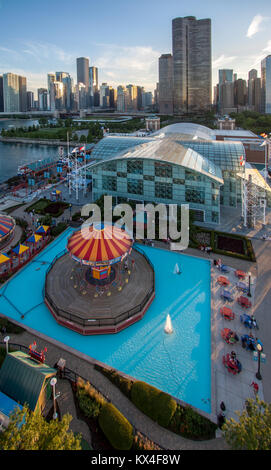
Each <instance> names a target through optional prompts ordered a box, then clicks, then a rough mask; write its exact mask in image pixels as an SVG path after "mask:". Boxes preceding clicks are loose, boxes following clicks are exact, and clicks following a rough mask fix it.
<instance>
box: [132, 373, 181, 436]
mask: <svg viewBox="0 0 271 470" xmlns="http://www.w3.org/2000/svg"><path fill="white" fill-rule="evenodd" d="M131 400H132V402H133V403H134V404H135V405H136V406H137V407H138V408H139V409H140V410H141V411H142V412H143V413H145V414H146V415H147V416H149V417H150V418H151V419H153V420H154V421H157V423H158V424H160V425H161V426H164V427H167V426H168V425H169V423H170V421H171V419H172V417H173V415H174V413H175V411H176V407H177V403H176V401H175V400H174V399H173V398H172V397H171V396H170V395H168V394H167V393H164V392H162V391H161V390H158V389H157V388H155V387H152V386H151V385H149V384H147V383H145V382H135V383H134V384H133V386H132V390H131Z"/></svg>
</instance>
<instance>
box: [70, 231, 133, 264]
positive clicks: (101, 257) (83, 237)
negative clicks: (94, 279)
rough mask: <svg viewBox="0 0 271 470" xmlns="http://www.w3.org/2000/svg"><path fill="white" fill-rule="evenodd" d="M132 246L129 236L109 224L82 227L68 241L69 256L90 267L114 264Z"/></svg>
mask: <svg viewBox="0 0 271 470" xmlns="http://www.w3.org/2000/svg"><path fill="white" fill-rule="evenodd" d="M132 244H133V239H131V237H130V235H129V234H128V233H127V232H126V231H125V230H122V229H120V228H117V227H115V226H112V225H109V224H94V225H87V226H83V227H82V228H81V230H79V231H77V232H75V233H74V234H73V235H72V236H71V237H70V238H69V240H68V245H67V249H68V251H69V252H70V254H71V256H72V257H73V258H74V259H75V260H76V261H80V262H82V263H83V264H88V265H92V266H95V265H96V266H97V265H108V264H114V263H117V262H118V261H120V260H121V258H122V257H123V256H125V255H126V254H127V253H128V252H129V250H130V249H131V247H132Z"/></svg>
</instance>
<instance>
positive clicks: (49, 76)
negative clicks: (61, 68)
mask: <svg viewBox="0 0 271 470" xmlns="http://www.w3.org/2000/svg"><path fill="white" fill-rule="evenodd" d="M55 81H56V75H55V73H48V74H47V84H48V93H49V102H50V103H49V107H50V110H51V111H55V109H56V106H55V88H54V83H55Z"/></svg>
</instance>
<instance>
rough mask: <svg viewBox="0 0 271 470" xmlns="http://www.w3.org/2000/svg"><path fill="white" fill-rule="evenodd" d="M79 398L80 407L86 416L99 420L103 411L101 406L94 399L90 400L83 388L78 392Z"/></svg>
mask: <svg viewBox="0 0 271 470" xmlns="http://www.w3.org/2000/svg"><path fill="white" fill-rule="evenodd" d="M77 398H78V404H79V407H80V409H81V411H82V412H83V413H84V415H86V416H87V417H88V418H97V417H98V416H99V414H100V411H101V406H100V404H99V403H98V402H96V401H95V400H94V399H92V398H90V396H89V395H88V393H87V392H86V391H85V390H84V389H83V388H80V389H79V390H78V391H77Z"/></svg>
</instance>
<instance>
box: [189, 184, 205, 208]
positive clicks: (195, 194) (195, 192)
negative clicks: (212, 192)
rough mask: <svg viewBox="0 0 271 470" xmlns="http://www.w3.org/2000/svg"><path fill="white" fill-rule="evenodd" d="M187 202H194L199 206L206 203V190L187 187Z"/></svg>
mask: <svg viewBox="0 0 271 470" xmlns="http://www.w3.org/2000/svg"><path fill="white" fill-rule="evenodd" d="M185 200H186V201H187V202H194V203H197V204H204V203H205V192H204V190H200V189H195V188H192V187H186V189H185Z"/></svg>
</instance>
